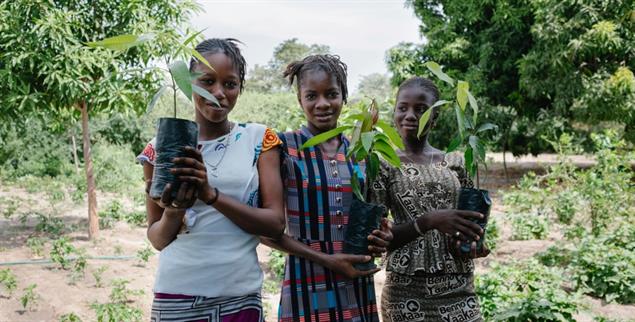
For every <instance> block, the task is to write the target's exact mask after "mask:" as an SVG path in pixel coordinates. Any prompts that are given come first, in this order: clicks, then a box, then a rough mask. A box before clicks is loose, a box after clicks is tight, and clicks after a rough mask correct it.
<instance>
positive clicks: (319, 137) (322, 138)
mask: <svg viewBox="0 0 635 322" xmlns="http://www.w3.org/2000/svg"><path fill="white" fill-rule="evenodd" d="M350 128H351V127H350V126H340V127H336V128H334V129H332V130H329V131H326V132H324V133H320V134H318V135H316V136H314V137H312V138H310V139H309V140H308V141H306V142H304V144H302V146H301V147H300V150H303V149H306V148H310V147H312V146H314V145H317V144H320V143H322V142H324V141H326V140H328V139H330V138H332V137H335V136H337V135H339V134H340V133H342V132H344V131H346V130H348V129H350Z"/></svg>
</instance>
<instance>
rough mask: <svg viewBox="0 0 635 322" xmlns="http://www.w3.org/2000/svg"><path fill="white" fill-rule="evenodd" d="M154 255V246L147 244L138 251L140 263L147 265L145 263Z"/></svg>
mask: <svg viewBox="0 0 635 322" xmlns="http://www.w3.org/2000/svg"><path fill="white" fill-rule="evenodd" d="M152 255H154V250H153V249H152V247H150V245H147V244H146V245H145V247H144V248H141V249H139V250H138V251H137V259H138V260H139V262H140V263H142V264H141V265H142V266H145V263H147V262H148V260H149V259H150V256H152Z"/></svg>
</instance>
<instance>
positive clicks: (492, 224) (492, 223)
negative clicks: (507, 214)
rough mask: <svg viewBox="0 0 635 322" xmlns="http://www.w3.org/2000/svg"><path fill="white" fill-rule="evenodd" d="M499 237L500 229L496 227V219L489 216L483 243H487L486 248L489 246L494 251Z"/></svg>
mask: <svg viewBox="0 0 635 322" xmlns="http://www.w3.org/2000/svg"><path fill="white" fill-rule="evenodd" d="M499 239H500V231H499V228H498V221H496V220H495V219H493V218H491V219H489V221H488V223H487V227H486V233H485V245H487V248H489V250H490V251H494V250H495V249H496V246H497V245H498V240H499Z"/></svg>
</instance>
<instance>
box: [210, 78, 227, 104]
mask: <svg viewBox="0 0 635 322" xmlns="http://www.w3.org/2000/svg"><path fill="white" fill-rule="evenodd" d="M211 94H212V95H214V97H216V99H217V100H219V101H221V100H223V99H225V98H226V96H225V91H224V90H223V86H222V85H221V84H220V82H216V84H214V86H213V87H212V93H211Z"/></svg>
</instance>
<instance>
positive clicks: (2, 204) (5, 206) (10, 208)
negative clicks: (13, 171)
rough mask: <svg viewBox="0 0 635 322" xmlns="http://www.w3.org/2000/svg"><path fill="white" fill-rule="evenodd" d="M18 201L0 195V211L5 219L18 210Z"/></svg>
mask: <svg viewBox="0 0 635 322" xmlns="http://www.w3.org/2000/svg"><path fill="white" fill-rule="evenodd" d="M19 204H20V201H18V200H16V199H12V198H5V197H0V209H2V210H0V213H2V216H4V218H5V219H11V217H12V216H13V215H14V214H15V213H16V211H17V210H18V206H19Z"/></svg>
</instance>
